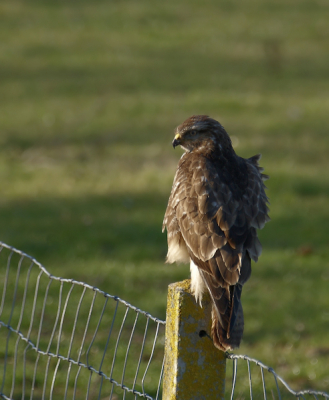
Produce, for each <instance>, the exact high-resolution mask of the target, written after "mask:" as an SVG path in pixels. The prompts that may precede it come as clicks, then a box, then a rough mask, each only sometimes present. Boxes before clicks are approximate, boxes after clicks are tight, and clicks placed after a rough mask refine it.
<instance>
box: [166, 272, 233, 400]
mask: <svg viewBox="0 0 329 400" xmlns="http://www.w3.org/2000/svg"><path fill="white" fill-rule="evenodd" d="M190 289H191V287H190V280H189V279H187V280H185V281H183V282H178V283H173V284H171V285H169V287H168V302H167V319H166V342H165V368H164V379H163V397H162V398H163V400H174V399H177V400H185V399H186V400H197V399H198V400H199V399H200V400H201V399H223V398H224V392H225V365H226V364H225V360H226V359H225V354H224V353H223V352H221V351H219V350H218V349H216V347H215V346H214V345H213V342H212V340H211V338H210V330H211V300H210V296H209V294H208V293H207V294H206V295H205V296H204V299H203V300H202V308H201V307H200V306H199V304H197V303H196V302H195V298H194V296H193V295H192V294H191V291H190Z"/></svg>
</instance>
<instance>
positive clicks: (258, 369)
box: [226, 353, 329, 400]
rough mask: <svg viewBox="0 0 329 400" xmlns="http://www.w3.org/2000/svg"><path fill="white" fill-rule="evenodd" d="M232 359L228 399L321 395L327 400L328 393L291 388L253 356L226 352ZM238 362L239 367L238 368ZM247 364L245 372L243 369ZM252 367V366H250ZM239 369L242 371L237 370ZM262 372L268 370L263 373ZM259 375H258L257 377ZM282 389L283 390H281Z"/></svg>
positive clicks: (313, 396) (328, 397) (265, 398)
mask: <svg viewBox="0 0 329 400" xmlns="http://www.w3.org/2000/svg"><path fill="white" fill-rule="evenodd" d="M226 358H227V359H228V360H231V361H232V376H231V382H229V381H228V382H227V389H229V390H227V392H230V399H231V400H233V399H242V398H248V397H249V398H250V399H251V400H253V399H256V398H257V399H261V398H263V399H264V400H267V399H268V398H270V399H272V400H275V399H278V400H281V399H283V398H288V396H290V398H294V397H295V398H297V399H304V400H306V399H307V398H309V399H314V398H315V399H316V400H317V399H318V397H322V398H324V399H327V400H329V394H328V393H325V392H321V391H315V390H301V391H295V390H293V389H292V388H291V387H290V386H289V385H288V384H287V383H286V382H285V381H284V380H283V379H282V378H281V377H280V376H279V375H278V374H277V373H276V372H275V371H274V370H273V368H270V367H268V366H267V365H265V364H263V363H262V362H261V361H258V360H256V359H254V358H251V357H248V356H246V355H239V354H229V353H227V354H226ZM238 363H239V365H240V367H239V368H238ZM245 365H247V373H246V371H245ZM252 367H254V368H252ZM240 369H241V370H242V372H240V374H239V371H240ZM264 372H268V374H266V375H265V373H264ZM259 375H260V377H259ZM283 389H284V391H283Z"/></svg>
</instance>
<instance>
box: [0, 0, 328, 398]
mask: <svg viewBox="0 0 329 400" xmlns="http://www.w3.org/2000/svg"><path fill="white" fill-rule="evenodd" d="M328 16H329V9H328V6H327V5H326V4H325V2H321V1H311V0H303V1H298V2H297V1H294V0H289V1H285V2H282V1H274V0H271V1H267V2H261V1H259V0H252V1H239V2H238V1H229V2H224V1H220V2H218V1H215V0H206V1H205V2H202V4H201V3H200V2H198V1H185V0H183V1H180V2H174V1H171V0H169V1H166V2H154V1H149V0H145V1H141V2H135V1H129V0H128V1H125V2H118V1H112V2H108V1H102V0H96V1H94V2H87V1H83V0H80V1H79V2H77V3H76V2H74V3H71V2H64V1H56V2H42V1H38V0H34V1H32V0H29V1H18V0H11V1H10V2H3V3H2V4H1V5H0V43H1V52H0V78H1V79H0V91H1V96H0V105H1V113H0V182H1V189H2V190H1V192H2V196H1V199H0V217H1V226H0V238H1V240H3V241H4V242H7V243H8V244H10V245H13V246H15V247H17V248H19V249H21V250H23V251H25V252H27V253H28V254H31V255H32V256H34V257H36V258H37V259H38V260H39V261H40V262H42V264H44V265H45V266H46V268H47V269H48V270H49V271H50V272H51V273H52V274H54V275H59V276H65V277H70V278H74V279H77V280H83V281H85V282H88V283H89V284H90V285H95V286H98V287H99V288H101V289H102V290H105V291H107V292H109V293H111V294H115V295H118V296H120V297H121V298H124V299H126V300H128V301H129V302H131V303H133V304H134V305H136V306H137V307H140V308H142V309H144V310H146V311H149V312H150V313H151V314H153V315H155V316H157V317H159V318H165V306H166V291H167V285H168V284H169V283H170V282H174V281H177V280H181V279H184V278H186V277H188V275H189V271H188V267H187V266H166V265H164V258H165V254H166V237H165V235H163V234H161V224H162V217H163V214H164V211H165V207H166V202H167V199H168V196H169V193H170V189H171V182H172V179H173V175H174V171H175V168H176V165H177V161H178V158H179V157H180V155H181V151H180V150H176V151H173V149H172V147H171V140H172V136H173V129H174V127H175V126H176V125H178V124H179V123H181V122H182V121H183V120H184V119H185V118H187V117H188V116H190V115H191V114H201V113H205V114H209V115H211V116H212V117H214V118H217V119H219V120H220V121H221V123H222V124H223V125H224V126H225V127H226V129H227V130H228V132H229V133H230V134H231V135H232V139H233V143H234V144H235V147H236V150H237V152H238V154H239V155H242V156H245V157H248V156H251V155H253V154H256V153H259V152H260V153H262V154H263V159H262V166H264V167H265V170H266V173H268V174H269V175H270V177H271V179H270V180H269V181H268V194H269V196H270V201H271V218H272V221H271V222H270V223H269V224H268V225H267V226H266V228H265V229H264V230H263V231H262V232H261V233H260V238H261V241H262V243H263V255H262V257H261V258H260V260H259V262H258V264H256V265H254V266H253V274H252V277H251V279H250V281H249V282H248V284H247V285H246V287H245V289H244V293H243V306H244V312H245V322H246V326H245V334H244V339H243V343H242V346H241V349H240V350H239V352H241V353H246V354H248V355H250V356H252V357H256V358H259V359H261V360H262V361H263V362H264V363H265V364H268V365H270V366H272V367H273V368H274V369H275V370H276V371H277V372H278V373H279V374H281V375H282V376H283V377H284V378H286V379H287V380H288V381H289V383H291V385H292V386H293V387H294V388H296V389H297V388H306V387H313V388H317V389H322V390H327V391H328V387H329V369H328V352H329V344H328V329H329V317H328V304H329V292H328V284H329V282H328V281H329V273H328V263H329V250H328V244H329V233H328V223H329V208H328V197H329V176H328V174H327V170H328V166H329V165H328V164H329V163H328V151H329V136H328V132H327V131H328V106H329V100H328V92H329V79H328V78H329V71H328V64H329V52H328V43H327V37H328V33H329V32H328V31H329V28H328V22H327V21H328ZM1 268H4V266H2V267H1Z"/></svg>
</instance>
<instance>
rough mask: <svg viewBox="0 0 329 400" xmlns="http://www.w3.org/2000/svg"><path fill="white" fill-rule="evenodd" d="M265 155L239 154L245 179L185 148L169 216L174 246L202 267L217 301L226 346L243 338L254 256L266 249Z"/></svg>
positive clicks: (216, 329)
mask: <svg viewBox="0 0 329 400" xmlns="http://www.w3.org/2000/svg"><path fill="white" fill-rule="evenodd" d="M235 157H237V156H235ZM259 159H260V156H259V155H257V156H254V157H251V158H249V159H246V160H245V159H242V158H240V157H237V163H238V164H239V167H240V168H241V169H242V172H243V174H244V175H243V176H244V177H245V179H240V180H239V179H235V177H234V172H229V173H232V174H233V175H232V176H231V177H230V176H228V177H227V176H225V173H228V172H227V171H226V172H225V171H224V172H223V171H221V170H220V169H218V167H216V162H214V161H212V160H209V159H207V158H205V157H202V156H201V155H200V154H198V155H196V154H193V152H191V153H185V155H184V156H183V157H182V158H181V160H180V162H179V165H178V169H177V172H176V175H175V178H174V183H173V188H172V192H171V195H170V198H169V201H168V206H167V210H166V213H165V217H164V221H163V228H164V227H167V230H168V248H169V246H170V245H172V246H173V243H174V241H175V240H176V242H177V243H178V245H179V246H182V247H183V246H185V249H186V251H187V252H188V254H189V256H190V258H191V259H192V261H193V262H194V264H195V265H197V267H198V268H199V271H200V274H201V276H202V279H203V280H204V282H205V284H206V287H207V288H208V290H209V293H210V295H211V298H212V300H213V303H214V311H213V316H214V320H213V329H212V331H213V335H214V341H215V343H216V345H218V347H220V346H222V348H223V349H230V348H234V347H237V346H238V345H239V343H240V340H241V336H242V331H243V325H244V322H243V311H242V306H241V301H240V297H241V291H242V285H243V284H244V283H245V282H246V281H247V280H248V279H249V277H250V274H251V259H252V260H254V261H257V260H258V257H259V256H260V254H261V250H262V246H261V244H260V242H259V239H258V237H257V232H256V228H257V229H261V228H262V227H263V226H264V225H265V223H266V222H267V221H268V220H269V216H268V211H269V209H268V207H267V203H268V198H267V196H266V194H265V185H264V183H263V180H265V179H266V176H265V175H264V174H262V169H261V168H260V167H259V165H258V160H259ZM239 182H241V188H240V187H239V184H240V183H239ZM178 233H179V234H178ZM169 238H170V239H169ZM182 242H183V243H182ZM168 253H169V250H168ZM216 335H217V336H216ZM218 343H221V345H220V344H218ZM220 348H221V347H220Z"/></svg>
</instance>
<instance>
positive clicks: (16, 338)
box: [0, 242, 165, 400]
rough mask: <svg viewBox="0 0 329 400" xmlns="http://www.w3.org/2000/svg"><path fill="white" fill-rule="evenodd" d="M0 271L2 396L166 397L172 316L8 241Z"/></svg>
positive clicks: (2, 247) (1, 254)
mask: <svg viewBox="0 0 329 400" xmlns="http://www.w3.org/2000/svg"><path fill="white" fill-rule="evenodd" d="M0 278H1V280H0V281H2V282H3V288H2V295H1V297H0V298H1V303H0V354H2V355H3V356H1V358H3V362H1V365H0V398H3V399H17V398H22V399H25V398H29V399H32V398H35V399H54V400H57V399H69V398H70V399H71V398H73V399H82V398H84V399H103V398H105V397H106V398H107V399H119V398H123V399H127V400H128V399H137V398H145V399H160V398H161V382H162V371H163V360H164V331H165V321H162V320H160V319H158V318H155V317H153V316H152V315H151V314H149V313H147V312H145V311H143V310H141V309H139V308H137V307H135V306H133V305H132V304H130V303H128V302H127V301H125V300H122V299H120V298H119V297H117V296H112V295H110V294H108V293H106V292H104V291H102V290H100V289H98V288H96V287H93V286H90V285H88V284H86V283H83V282H79V281H76V280H73V279H65V278H60V277H56V276H53V275H51V274H50V273H49V272H48V271H47V270H46V269H45V268H44V267H43V265H41V264H40V263H39V262H38V261H37V260H35V259H34V258H32V257H30V256H29V255H27V254H25V253H23V252H21V251H19V250H17V249H15V248H13V247H11V246H8V245H6V244H5V243H1V242H0Z"/></svg>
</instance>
